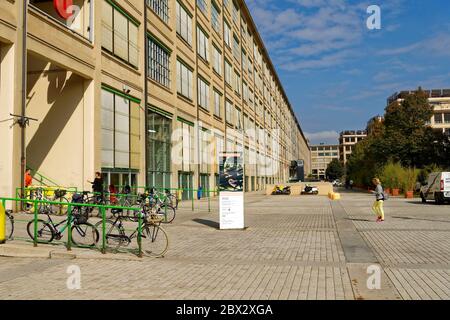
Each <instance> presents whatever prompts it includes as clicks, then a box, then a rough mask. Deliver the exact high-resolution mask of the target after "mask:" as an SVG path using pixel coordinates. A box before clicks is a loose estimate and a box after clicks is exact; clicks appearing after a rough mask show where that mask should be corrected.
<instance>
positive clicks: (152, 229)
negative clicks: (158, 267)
mask: <svg viewBox="0 0 450 320" xmlns="http://www.w3.org/2000/svg"><path fill="white" fill-rule="evenodd" d="M141 245H142V253H143V254H145V255H146V256H149V257H155V258H156V257H163V256H164V254H165V253H166V252H167V250H168V248H169V237H168V236H167V233H166V231H164V229H163V228H161V227H160V226H158V225H156V224H146V225H145V226H144V228H143V230H142V236H141Z"/></svg>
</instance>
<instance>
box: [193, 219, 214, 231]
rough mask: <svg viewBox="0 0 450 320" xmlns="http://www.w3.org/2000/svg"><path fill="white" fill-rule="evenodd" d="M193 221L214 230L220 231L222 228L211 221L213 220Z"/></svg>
mask: <svg viewBox="0 0 450 320" xmlns="http://www.w3.org/2000/svg"><path fill="white" fill-rule="evenodd" d="M192 221H194V222H197V223H200V224H203V225H205V226H207V227H211V228H214V229H219V228H220V224H219V223H218V222H216V221H211V220H205V219H193V220H192Z"/></svg>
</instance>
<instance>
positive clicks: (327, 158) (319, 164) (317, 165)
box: [311, 143, 340, 180]
mask: <svg viewBox="0 0 450 320" xmlns="http://www.w3.org/2000/svg"><path fill="white" fill-rule="evenodd" d="M334 159H337V160H339V159H340V158H339V145H326V144H323V143H322V144H320V145H313V146H311V172H312V173H311V174H312V176H313V177H314V178H316V179H319V180H325V179H326V171H327V167H328V164H329V163H330V162H331V161H333V160H334Z"/></svg>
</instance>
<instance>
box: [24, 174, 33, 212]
mask: <svg viewBox="0 0 450 320" xmlns="http://www.w3.org/2000/svg"><path fill="white" fill-rule="evenodd" d="M32 184H33V177H32V176H31V170H30V169H27V170H26V171H25V197H26V198H29V199H30V200H32V199H33V192H32V191H31V185H32ZM29 188H30V189H29ZM31 206H32V204H31V203H29V202H27V203H26V205H25V210H27V211H28V210H29V209H30V208H31Z"/></svg>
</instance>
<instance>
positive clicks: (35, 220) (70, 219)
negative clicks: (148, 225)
mask: <svg viewBox="0 0 450 320" xmlns="http://www.w3.org/2000/svg"><path fill="white" fill-rule="evenodd" d="M0 201H1V203H2V205H3V207H4V208H6V207H7V206H6V202H15V203H16V206H17V203H21V202H22V203H26V204H32V205H33V206H34V213H33V219H32V220H29V221H28V224H30V222H31V221H33V231H34V236H33V239H32V240H29V239H27V241H32V242H33V245H34V246H35V247H37V246H38V244H40V243H41V244H42V243H45V244H49V243H47V242H42V241H39V240H38V221H39V219H38V216H39V210H38V206H39V205H40V204H41V205H57V206H67V218H66V220H65V226H64V227H63V228H62V229H61V230H57V231H59V232H61V233H63V232H65V231H66V230H67V242H66V243H65V245H66V248H67V251H71V250H72V247H81V248H89V249H100V251H101V252H102V253H103V254H106V251H107V247H108V246H107V243H106V220H107V218H106V211H107V210H129V211H134V212H136V211H140V210H141V208H136V207H134V208H133V207H121V206H111V205H98V204H85V203H72V202H69V203H63V202H56V201H46V200H32V199H21V198H3V197H0ZM74 207H77V208H82V207H87V208H93V207H94V208H98V209H99V210H100V212H101V220H102V232H101V233H102V234H101V244H100V246H98V244H97V243H96V244H95V246H83V245H75V244H74V243H73V239H72V226H73V225H74V224H75V223H76V222H75V220H74V217H73V213H72V212H73V210H72V209H73V208H74ZM135 216H137V219H138V221H137V222H138V227H137V232H138V235H137V244H138V248H137V254H138V256H139V257H142V256H143V255H142V241H141V237H142V226H143V216H142V214H140V212H138V214H137V215H135ZM16 221H21V220H17V219H15V222H16ZM22 221H24V220H22ZM63 223H64V220H63V221H62V222H59V224H57V225H56V226H59V225H61V224H63ZM92 226H94V225H92ZM94 228H95V226H94ZM27 229H28V225H27ZM15 230H16V228H15ZM95 230H96V229H95ZM27 231H28V230H27ZM15 232H16V231H15ZM14 238H16V237H14ZM18 239H20V238H18ZM55 243H56V241H55ZM128 251H131V252H132V251H134V250H133V249H131V250H128Z"/></svg>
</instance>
